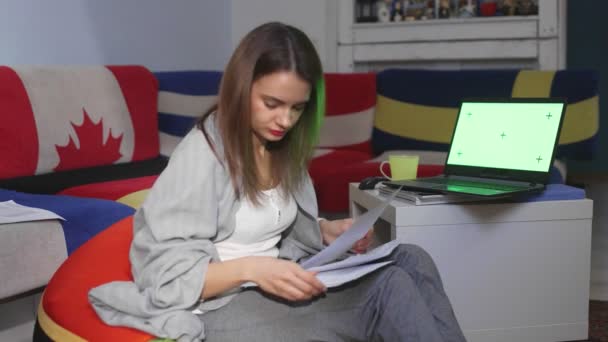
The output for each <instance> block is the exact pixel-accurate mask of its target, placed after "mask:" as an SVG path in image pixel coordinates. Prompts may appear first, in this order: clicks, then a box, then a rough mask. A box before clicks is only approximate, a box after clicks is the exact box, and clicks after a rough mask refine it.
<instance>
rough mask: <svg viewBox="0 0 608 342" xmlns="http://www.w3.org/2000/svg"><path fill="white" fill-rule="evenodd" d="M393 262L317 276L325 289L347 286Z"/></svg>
mask: <svg viewBox="0 0 608 342" xmlns="http://www.w3.org/2000/svg"><path fill="white" fill-rule="evenodd" d="M392 263H393V261H392V260H388V261H383V262H377V263H374V264H365V265H359V266H353V267H348V268H341V269H337V270H331V271H325V272H321V273H318V274H317V278H318V279H319V281H320V282H322V283H323V285H325V287H328V288H329V287H335V286H340V285H342V284H345V283H347V282H349V281H351V280H354V279H357V278H360V277H363V276H364V275H366V274H368V273H370V272H373V271H375V270H377V269H379V268H380V267H383V266H386V265H388V264H392Z"/></svg>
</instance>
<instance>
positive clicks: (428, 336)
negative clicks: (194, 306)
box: [201, 245, 465, 342]
mask: <svg viewBox="0 0 608 342" xmlns="http://www.w3.org/2000/svg"><path fill="white" fill-rule="evenodd" d="M390 258H391V259H392V260H394V261H395V263H394V264H393V265H391V266H388V267H385V268H383V269H380V270H378V271H376V272H374V273H372V274H370V275H368V276H365V277H363V278H361V279H359V280H357V281H354V282H351V283H349V284H346V285H343V286H340V287H337V288H334V289H329V291H328V292H327V293H326V294H325V295H324V296H321V297H319V298H315V299H313V300H311V301H306V302H297V303H293V302H287V301H283V300H281V299H277V298H276V297H271V296H269V295H267V294H264V293H263V292H261V291H259V290H256V289H250V290H246V291H244V292H242V293H241V294H239V295H237V296H236V298H234V299H233V300H232V301H231V302H230V303H229V304H228V305H226V306H225V307H222V308H221V309H219V310H217V311H212V312H208V313H206V314H204V315H202V316H201V319H202V320H203V322H204V323H205V331H206V335H207V338H206V340H205V341H208V342H214V341H222V342H226V341H264V342H269V341H289V342H291V341H388V342H393V341H421V342H434V341H446V342H447V341H453V342H457V341H458V342H459V341H465V338H464V336H463V334H462V331H461V330H460V327H459V325H458V322H457V321H456V317H455V316H454V312H453V310H452V307H451V304H450V301H449V299H448V297H447V296H446V294H445V291H444V290H443V285H442V283H441V278H440V276H439V273H438V272H437V268H436V267H435V264H434V262H433V260H432V259H431V257H430V256H429V255H428V254H427V253H426V252H425V251H424V250H423V249H422V248H420V247H418V246H414V245H400V246H398V247H397V248H396V249H395V251H394V252H393V254H392V255H391V256H390Z"/></svg>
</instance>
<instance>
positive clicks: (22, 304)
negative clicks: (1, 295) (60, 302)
mask: <svg viewBox="0 0 608 342" xmlns="http://www.w3.org/2000/svg"><path fill="white" fill-rule="evenodd" d="M39 302H40V293H38V294H35V295H30V296H27V297H24V298H20V299H17V300H14V301H11V302H8V303H2V304H0V312H2V315H1V316H0V341H3V342H30V341H31V340H32V332H33V331H34V323H35V320H36V310H37V309H38V303H39Z"/></svg>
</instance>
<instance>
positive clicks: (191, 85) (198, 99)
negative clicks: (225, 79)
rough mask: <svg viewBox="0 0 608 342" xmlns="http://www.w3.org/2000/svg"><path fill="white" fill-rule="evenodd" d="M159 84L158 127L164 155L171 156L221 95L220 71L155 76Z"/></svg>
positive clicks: (161, 73)
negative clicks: (219, 91)
mask: <svg viewBox="0 0 608 342" xmlns="http://www.w3.org/2000/svg"><path fill="white" fill-rule="evenodd" d="M154 75H155V76H156V78H157V79H158V82H159V93H158V120H159V121H158V128H159V131H160V153H161V155H164V156H170V155H171V153H172V152H173V150H174V149H175V147H176V146H177V144H178V143H179V141H180V140H181V138H182V137H184V136H185V135H186V133H188V131H190V129H192V127H193V126H194V124H195V122H196V119H197V118H199V117H200V116H201V115H202V113H203V112H204V111H205V110H207V108H210V107H211V106H212V105H213V104H214V102H215V100H216V98H217V94H218V90H219V85H220V80H221V78H222V73H221V72H219V71H164V72H156V73H155V74H154Z"/></svg>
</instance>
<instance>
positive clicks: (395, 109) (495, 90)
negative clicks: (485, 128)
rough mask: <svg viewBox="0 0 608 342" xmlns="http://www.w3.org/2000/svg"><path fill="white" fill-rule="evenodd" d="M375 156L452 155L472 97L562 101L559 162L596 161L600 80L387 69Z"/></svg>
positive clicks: (575, 74)
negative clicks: (462, 108)
mask: <svg viewBox="0 0 608 342" xmlns="http://www.w3.org/2000/svg"><path fill="white" fill-rule="evenodd" d="M377 83H378V84H377V86H378V99H377V104H376V116H375V119H374V131H373V138H372V145H373V150H374V152H375V153H376V154H379V153H382V152H384V151H387V150H403V149H416V150H436V151H447V149H448V144H449V142H450V138H451V135H452V132H453V129H454V123H455V120H456V115H457V112H458V106H459V103H460V101H461V100H462V99H463V98H466V97H549V96H551V97H562V98H565V99H566V100H567V101H568V107H567V110H566V116H565V118H564V124H563V128H562V133H561V136H560V140H559V144H560V146H559V148H558V154H557V157H558V158H569V159H591V158H592V156H593V152H594V148H595V145H596V138H597V132H598V128H599V104H598V76H597V74H596V73H594V72H587V71H570V70H562V71H525V70H521V71H520V70H459V71H431V70H406V69H387V70H385V71H382V72H380V73H378V75H377Z"/></svg>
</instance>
